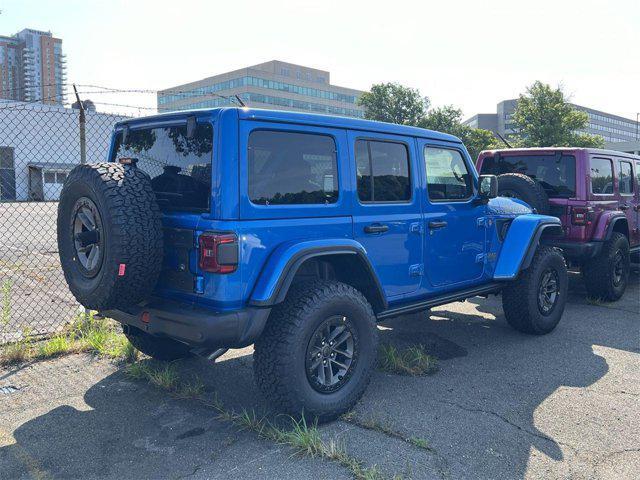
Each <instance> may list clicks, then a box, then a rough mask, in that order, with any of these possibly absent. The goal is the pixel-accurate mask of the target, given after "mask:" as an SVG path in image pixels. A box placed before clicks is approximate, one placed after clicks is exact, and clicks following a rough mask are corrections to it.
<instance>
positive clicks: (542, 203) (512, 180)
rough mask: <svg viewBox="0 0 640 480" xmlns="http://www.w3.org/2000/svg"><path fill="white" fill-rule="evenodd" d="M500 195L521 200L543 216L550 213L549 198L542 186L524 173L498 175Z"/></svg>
mask: <svg viewBox="0 0 640 480" xmlns="http://www.w3.org/2000/svg"><path fill="white" fill-rule="evenodd" d="M498 195H499V196H501V197H512V198H519V199H520V200H522V201H524V202H526V203H528V204H529V206H530V207H532V208H535V209H536V211H537V212H538V213H540V214H542V215H547V214H548V213H549V197H548V196H547V192H545V191H544V188H542V185H540V184H539V183H538V182H536V181H535V180H534V179H533V178H531V177H528V176H527V175H523V174H522V173H504V174H502V175H498Z"/></svg>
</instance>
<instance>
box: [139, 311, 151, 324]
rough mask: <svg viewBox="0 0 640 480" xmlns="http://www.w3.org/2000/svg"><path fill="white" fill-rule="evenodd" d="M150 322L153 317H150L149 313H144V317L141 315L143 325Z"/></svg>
mask: <svg viewBox="0 0 640 480" xmlns="http://www.w3.org/2000/svg"><path fill="white" fill-rule="evenodd" d="M149 320H151V315H149V312H142V315H140V321H141V322H142V323H149Z"/></svg>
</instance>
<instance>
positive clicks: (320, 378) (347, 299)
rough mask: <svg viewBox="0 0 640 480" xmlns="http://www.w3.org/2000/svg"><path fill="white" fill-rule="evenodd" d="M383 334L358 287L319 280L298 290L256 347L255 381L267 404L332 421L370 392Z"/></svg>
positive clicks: (273, 315) (275, 315)
mask: <svg viewBox="0 0 640 480" xmlns="http://www.w3.org/2000/svg"><path fill="white" fill-rule="evenodd" d="M377 348H378V335H377V329H376V324H375V316H374V314H373V310H372V309H371V306H370V305H369V303H368V302H367V300H366V299H365V298H364V296H363V295H362V293H360V292H359V291H358V290H356V289H355V288H353V287H351V286H349V285H346V284H344V283H340V282H328V281H315V282H310V283H307V284H303V285H300V286H295V287H292V290H291V291H290V292H289V294H288V295H287V299H286V300H285V301H284V302H283V303H282V304H280V305H278V306H276V308H275V309H274V310H273V312H272V313H271V315H270V317H269V321H268V322H267V325H266V327H265V330H264V332H263V333H262V335H261V336H260V338H259V339H258V341H257V342H256V344H255V352H254V376H255V379H256V383H257V385H258V387H259V388H260V390H261V391H262V393H263V394H264V396H265V397H266V398H267V400H269V401H270V403H271V404H273V405H274V406H276V408H278V409H280V410H282V411H284V412H285V413H288V414H291V415H300V414H301V413H304V414H305V415H308V416H310V417H311V418H317V419H318V420H319V421H329V420H332V419H335V418H337V417H338V416H339V415H341V414H342V413H344V412H346V411H347V410H349V409H350V408H351V407H353V405H354V404H355V403H356V402H357V401H358V399H359V398H360V397H361V396H362V394H363V393H364V391H365V389H366V387H367V385H368V384H369V380H370V378H371V372H372V370H373V366H374V363H375V359H376V354H377Z"/></svg>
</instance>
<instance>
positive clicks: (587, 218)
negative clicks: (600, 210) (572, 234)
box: [571, 207, 593, 226]
mask: <svg viewBox="0 0 640 480" xmlns="http://www.w3.org/2000/svg"><path fill="white" fill-rule="evenodd" d="M592 212H593V209H592V208H591V207H571V224H572V225H580V226H585V225H591V213H592Z"/></svg>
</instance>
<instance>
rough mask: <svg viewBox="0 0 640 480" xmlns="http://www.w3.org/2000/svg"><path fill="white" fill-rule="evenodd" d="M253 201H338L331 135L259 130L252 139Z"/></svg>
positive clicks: (294, 202)
mask: <svg viewBox="0 0 640 480" xmlns="http://www.w3.org/2000/svg"><path fill="white" fill-rule="evenodd" d="M248 170H249V175H248V177H249V178H248V182H249V198H250V199H251V201H252V202H253V203H255V204H259V205H301V204H328V203H335V202H337V201H338V165H337V158H336V144H335V141H334V140H333V138H332V137H330V136H328V135H314V134H307V133H294V132H282V131H270V130H256V131H253V132H251V135H249V150H248Z"/></svg>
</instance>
